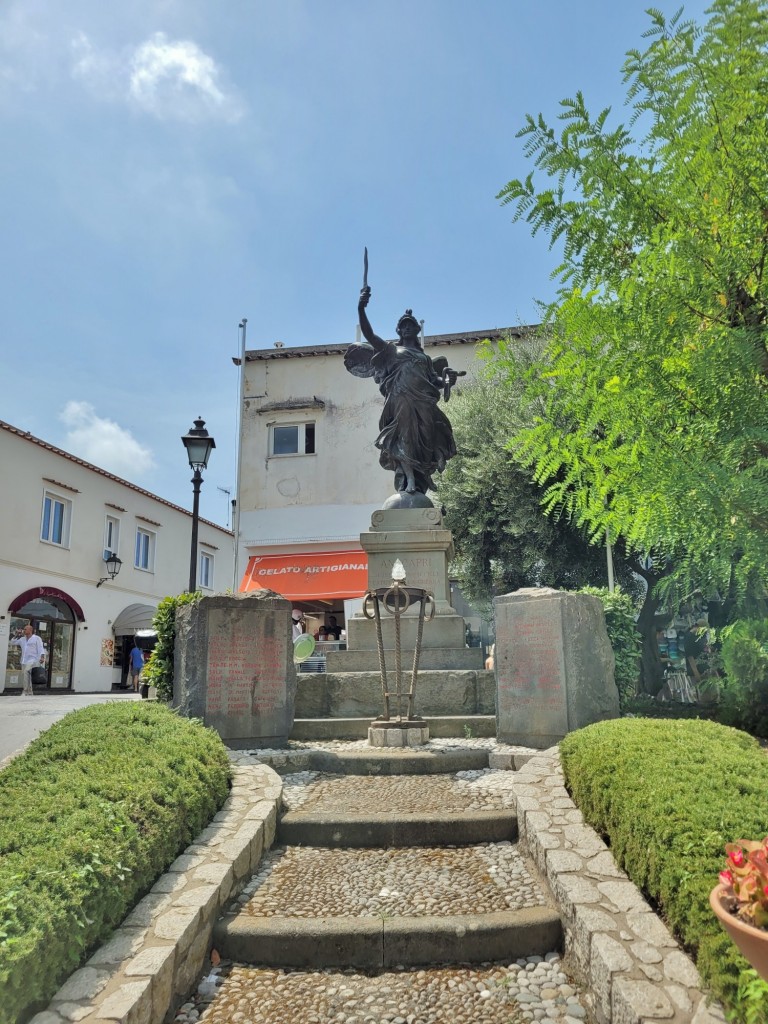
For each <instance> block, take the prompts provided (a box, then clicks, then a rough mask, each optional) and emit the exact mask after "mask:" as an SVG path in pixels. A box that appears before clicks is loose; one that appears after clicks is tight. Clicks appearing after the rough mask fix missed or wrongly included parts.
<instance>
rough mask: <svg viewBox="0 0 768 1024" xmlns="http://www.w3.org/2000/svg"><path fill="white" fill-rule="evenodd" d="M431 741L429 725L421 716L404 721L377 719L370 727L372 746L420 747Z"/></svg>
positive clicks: (369, 735)
mask: <svg viewBox="0 0 768 1024" xmlns="http://www.w3.org/2000/svg"><path fill="white" fill-rule="evenodd" d="M428 742H429V726H428V725H427V723H426V722H425V721H423V720H422V719H420V718H417V719H409V720H407V721H402V722H382V721H381V720H380V719H377V720H376V721H375V722H371V724H370V726H369V727H368V743H369V744H370V745H371V746H372V747H420V746H422V745H423V744H424V743H428Z"/></svg>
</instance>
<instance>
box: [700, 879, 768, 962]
mask: <svg viewBox="0 0 768 1024" xmlns="http://www.w3.org/2000/svg"><path fill="white" fill-rule="evenodd" d="M709 905H710V906H711V907H712V909H713V910H714V912H715V914H716V915H717V918H718V920H719V921H720V924H721V925H722V926H723V928H725V930H726V931H727V932H728V934H729V935H730V937H731V938H732V939H733V941H734V942H735V943H736V945H737V946H738V948H739V952H740V953H741V955H742V956H743V957H744V958H745V959H747V960H749V962H750V963H751V964H752V966H753V967H754V969H755V970H756V971H757V973H758V974H759V975H760V977H761V978H762V979H763V981H768V930H766V929H765V928H755V926H754V925H752V924H746V923H745V922H744V921H740V920H739V918H738V917H736V916H735V915H734V914H732V913H731V912H730V910H729V909H728V906H727V904H726V902H725V889H724V887H723V886H722V885H716V886H715V888H714V889H713V890H712V892H711V893H710V894H709Z"/></svg>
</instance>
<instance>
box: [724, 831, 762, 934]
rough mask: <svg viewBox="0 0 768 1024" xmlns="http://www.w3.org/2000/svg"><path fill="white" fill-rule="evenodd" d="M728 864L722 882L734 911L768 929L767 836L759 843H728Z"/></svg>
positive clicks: (757, 925)
mask: <svg viewBox="0 0 768 1024" xmlns="http://www.w3.org/2000/svg"><path fill="white" fill-rule="evenodd" d="M725 852H726V853H727V854H728V866H727V867H726V868H725V870H724V871H721V872H720V883H721V885H723V886H724V888H725V895H726V897H727V899H728V900H729V902H730V904H731V910H732V912H733V913H734V914H735V915H736V916H737V917H738V918H739V919H740V920H742V921H746V923H747V924H752V925H754V926H755V927H756V928H768V836H766V837H765V839H763V840H761V841H760V842H756V841H754V840H748V839H738V840H737V841H736V842H735V843H726V846H725Z"/></svg>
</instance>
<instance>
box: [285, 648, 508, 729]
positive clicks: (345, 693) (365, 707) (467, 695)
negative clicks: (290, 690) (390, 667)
mask: <svg viewBox="0 0 768 1024" xmlns="http://www.w3.org/2000/svg"><path fill="white" fill-rule="evenodd" d="M473 652H474V649H472V650H470V649H469V648H467V649H466V653H467V654H471V653H473ZM340 653H344V654H355V652H354V651H344V652H340ZM361 653H363V652H361ZM330 667H331V666H330V665H329V666H328V668H329V671H327V672H300V673H299V674H298V676H297V684H298V685H297V688H296V708H295V714H296V717H297V718H362V717H363V716H370V717H371V718H376V717H377V716H378V715H380V714H382V712H383V708H384V704H383V696H382V688H381V675H380V673H379V671H378V668H374V667H370V668H369V669H367V670H360V671H355V672H351V671H344V672H332V671H330ZM387 685H388V686H389V688H390V691H392V690H394V689H395V677H394V675H393V674H392V673H390V675H389V676H388V680H387ZM409 685H410V673H404V674H403V678H402V686H403V687H404V688H405V689H408V687H409ZM403 711H404V712H406V711H407V705H406V703H404V704H403ZM416 712H417V713H418V714H419V715H421V716H424V717H427V718H433V717H436V716H443V715H495V713H496V682H495V679H494V675H493V672H488V671H486V670H485V669H466V670H465V669H451V670H449V669H445V670H437V669H435V670H424V671H422V670H421V669H420V670H419V674H418V677H417V680H416ZM390 714H391V715H396V714H397V702H396V701H395V700H394V699H391V701H390Z"/></svg>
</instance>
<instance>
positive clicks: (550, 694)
mask: <svg viewBox="0 0 768 1024" xmlns="http://www.w3.org/2000/svg"><path fill="white" fill-rule="evenodd" d="M493 605H494V610H495V614H496V656H495V665H494V671H495V675H496V722H497V730H496V735H497V738H498V739H499V740H500V741H502V742H503V743H511V744H523V745H525V746H527V747H536V748H538V749H545V748H547V747H550V746H553V745H554V744H555V743H559V741H560V740H561V739H563V737H564V736H566V735H567V734H568V733H569V732H571V731H572V730H574V729H581V728H583V727H584V726H585V725H591V724H592V723H593V722H600V721H602V720H603V719H606V718H618V716H619V691H618V690H617V688H616V683H615V681H614V657H613V651H612V649H611V644H610V640H609V639H608V632H607V630H606V627H605V615H604V613H603V607H602V605H601V603H600V601H599V600H598V599H597V598H596V597H592V596H591V595H587V594H571V593H566V592H562V591H557V590H552V589H550V588H549V587H535V588H528V589H523V590H516V591H515V592H514V593H512V594H505V595H504V596H503V597H497V598H494V602H493Z"/></svg>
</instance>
